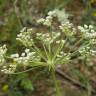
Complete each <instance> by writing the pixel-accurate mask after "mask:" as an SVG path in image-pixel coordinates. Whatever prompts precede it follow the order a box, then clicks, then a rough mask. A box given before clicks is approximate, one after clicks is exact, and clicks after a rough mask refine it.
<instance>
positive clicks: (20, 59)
mask: <svg viewBox="0 0 96 96" xmlns="http://www.w3.org/2000/svg"><path fill="white" fill-rule="evenodd" d="M11 58H13V60H14V61H15V62H16V63H17V64H21V65H23V66H28V64H30V63H31V62H33V61H35V62H36V61H40V57H39V56H38V55H37V54H36V52H31V51H30V49H25V52H23V53H22V54H21V56H20V55H19V54H18V53H16V54H12V55H11Z"/></svg>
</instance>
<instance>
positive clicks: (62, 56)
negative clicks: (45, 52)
mask: <svg viewBox="0 0 96 96" xmlns="http://www.w3.org/2000/svg"><path fill="white" fill-rule="evenodd" d="M69 60H70V53H65V52H63V51H61V52H60V53H59V54H58V55H57V57H56V61H57V62H58V61H59V62H61V63H68V61H69Z"/></svg>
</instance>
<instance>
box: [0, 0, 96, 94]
mask: <svg viewBox="0 0 96 96" xmlns="http://www.w3.org/2000/svg"><path fill="white" fill-rule="evenodd" d="M55 8H59V9H62V8H64V9H65V11H66V13H67V14H68V15H69V20H70V21H71V22H72V23H74V24H75V25H83V24H92V25H96V0H0V44H5V43H6V44H7V45H8V49H9V53H13V52H15V51H16V50H18V51H20V52H21V51H22V49H23V48H22V46H21V45H20V44H18V42H17V41H16V40H15V38H16V35H17V33H19V31H20V30H21V29H22V28H23V27H24V26H26V27H28V28H31V27H32V28H33V29H34V30H35V29H36V28H37V27H38V26H37V25H36V24H35V22H36V20H37V19H38V18H40V17H44V16H46V14H47V12H48V11H50V10H54V9H55ZM17 45H18V47H17ZM94 62H95V64H96V61H94ZM92 68H93V70H92V74H93V78H92V80H93V81H92V82H91V84H90V83H88V84H89V86H88V88H89V90H90V85H91V87H92V90H96V86H94V85H95V84H96V81H94V79H95V78H96V77H95V76H94V74H95V72H96V71H95V69H96V67H95V65H94V66H92ZM65 69H66V70H65ZM77 69H78V70H79V71H76V72H73V73H71V72H69V66H65V65H63V66H62V68H60V70H59V71H60V72H61V70H62V72H61V75H59V76H58V75H57V77H58V78H59V79H58V80H59V81H60V82H61V84H62V85H64V86H62V90H63V91H64V93H65V94H66V96H70V94H71V96H72V94H73V96H88V95H86V94H87V91H86V90H85V89H86V88H85V87H83V84H84V82H85V81H86V79H85V77H84V76H82V72H83V71H84V70H86V66H81V65H80V64H78V66H77ZM60 72H59V73H60ZM64 73H66V74H67V75H68V78H69V77H70V78H71V79H72V80H71V81H72V83H69V82H70V81H68V80H70V78H69V79H68V80H66V79H64V78H65V75H64ZM74 74H75V75H74ZM63 75H64V76H63ZM70 75H71V76H70ZM48 78H49V79H48ZM50 78H51V77H50V76H49V74H47V72H46V70H44V71H43V72H42V69H36V70H33V71H31V72H27V73H24V74H20V75H4V74H3V73H0V96H45V94H46V96H54V88H53V86H54V85H53V83H52V81H51V80H50ZM74 80H76V81H74ZM77 81H81V82H80V84H79V85H78V84H77V83H76V82H77ZM74 82H75V83H74ZM76 84H77V85H76ZM69 86H71V87H70V88H69ZM78 86H79V87H78ZM93 93H94V92H93ZM95 95H96V91H95ZM95 95H94V96H95Z"/></svg>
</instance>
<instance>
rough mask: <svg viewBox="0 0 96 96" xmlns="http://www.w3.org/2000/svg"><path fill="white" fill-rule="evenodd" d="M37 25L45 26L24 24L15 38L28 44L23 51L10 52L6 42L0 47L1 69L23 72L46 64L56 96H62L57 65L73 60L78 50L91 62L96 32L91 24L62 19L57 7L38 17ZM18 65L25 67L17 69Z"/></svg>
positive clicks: (81, 56) (79, 54)
mask: <svg viewBox="0 0 96 96" xmlns="http://www.w3.org/2000/svg"><path fill="white" fill-rule="evenodd" d="M37 25H38V26H40V27H41V29H44V30H43V31H42V30H38V27H37V32H34V30H33V29H32V28H26V27H24V28H23V29H22V30H21V31H20V33H19V34H18V35H17V38H16V39H17V40H18V41H19V42H21V44H22V45H24V46H25V47H26V48H25V50H24V52H22V53H21V54H18V53H15V54H12V55H10V56H8V55H7V48H6V45H3V46H1V47H0V66H1V71H2V72H4V73H6V74H20V73H24V72H27V71H30V70H32V69H33V68H37V67H45V68H47V69H48V70H49V72H52V76H53V79H54V81H55V84H56V90H57V91H56V92H57V96H61V92H60V90H59V89H58V86H57V83H58V82H57V81H56V79H55V69H56V66H57V65H58V64H69V63H71V62H72V60H73V59H72V58H73V57H74V56H75V55H76V54H78V57H80V58H81V59H82V60H85V58H86V62H87V63H88V64H92V63H91V58H92V57H93V56H95V53H96V51H95V50H94V49H95V44H96V32H95V30H94V27H93V26H92V25H84V26H83V27H82V26H78V27H76V28H75V27H74V26H73V24H72V23H70V22H69V21H64V22H61V21H60V20H59V19H58V15H57V14H56V11H50V12H49V13H48V16H47V17H46V18H41V19H39V20H37ZM93 46H94V47H93ZM76 58H77V57H76ZM8 59H10V60H8ZM9 61H10V62H9ZM18 67H22V69H24V70H23V71H20V72H18Z"/></svg>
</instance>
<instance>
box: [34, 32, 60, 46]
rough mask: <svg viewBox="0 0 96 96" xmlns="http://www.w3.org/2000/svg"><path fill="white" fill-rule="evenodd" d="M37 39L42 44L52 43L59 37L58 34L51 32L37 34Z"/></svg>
mask: <svg viewBox="0 0 96 96" xmlns="http://www.w3.org/2000/svg"><path fill="white" fill-rule="evenodd" d="M36 35H37V39H39V40H41V41H42V42H43V43H44V44H51V43H53V42H54V41H55V40H56V39H57V38H58V37H60V35H61V33H60V32H57V33H56V32H51V33H45V34H44V33H37V34H36Z"/></svg>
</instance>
